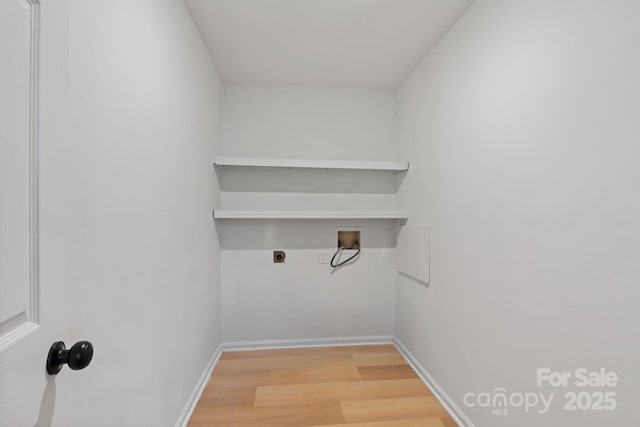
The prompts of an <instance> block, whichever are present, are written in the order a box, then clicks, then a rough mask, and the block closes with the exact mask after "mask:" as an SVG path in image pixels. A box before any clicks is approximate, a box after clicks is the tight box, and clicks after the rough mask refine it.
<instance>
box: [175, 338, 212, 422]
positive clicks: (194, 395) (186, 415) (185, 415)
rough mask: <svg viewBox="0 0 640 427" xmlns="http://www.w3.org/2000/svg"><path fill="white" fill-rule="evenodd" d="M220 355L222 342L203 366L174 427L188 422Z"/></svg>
mask: <svg viewBox="0 0 640 427" xmlns="http://www.w3.org/2000/svg"><path fill="white" fill-rule="evenodd" d="M221 355H222V344H220V345H219V346H218V348H217V349H216V351H215V353H213V356H211V359H210V360H209V363H207V366H206V367H205V368H204V371H203V372H202V375H201V376H200V378H199V379H198V382H197V383H196V387H195V388H194V389H193V391H192V392H191V396H189V400H187V403H186V404H185V406H184V409H183V410H182V412H181V413H180V417H178V421H176V425H175V427H187V424H189V420H190V419H191V415H192V414H193V410H194V409H196V405H197V404H198V401H199V400H200V396H202V392H203V391H204V389H205V387H206V386H207V383H208V382H209V378H211V374H212V373H213V369H214V368H215V367H216V364H217V363H218V360H219V359H220V356H221Z"/></svg>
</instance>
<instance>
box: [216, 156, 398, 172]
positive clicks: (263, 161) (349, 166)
mask: <svg viewBox="0 0 640 427" xmlns="http://www.w3.org/2000/svg"><path fill="white" fill-rule="evenodd" d="M213 164H214V165H215V166H218V167H222V168H231V167H233V168H245V167H246V168H286V169H340V170H369V171H387V172H403V171H406V170H408V169H409V162H398V161H389V162H381V161H366V160H365V161H361V160H311V159H272V158H264V157H229V156H216V159H215V161H214V162H213Z"/></svg>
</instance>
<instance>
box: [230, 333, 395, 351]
mask: <svg viewBox="0 0 640 427" xmlns="http://www.w3.org/2000/svg"><path fill="white" fill-rule="evenodd" d="M393 341H394V338H393V337H392V336H390V335H380V336H363V337H337V338H304V339H291V340H265V341H232V342H226V343H223V344H222V350H223V351H251V350H268V349H278V348H299V347H340V346H349V345H376V344H393Z"/></svg>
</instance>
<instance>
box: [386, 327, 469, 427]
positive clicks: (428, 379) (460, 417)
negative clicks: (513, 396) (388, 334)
mask: <svg viewBox="0 0 640 427" xmlns="http://www.w3.org/2000/svg"><path fill="white" fill-rule="evenodd" d="M393 343H394V344H395V346H396V348H397V349H398V351H399V352H400V353H402V355H403V356H404V358H405V359H406V360H407V362H408V363H409V365H411V367H412V368H413V370H414V371H415V372H416V373H417V374H418V376H419V377H420V379H421V380H422V382H423V383H424V384H425V385H426V386H427V388H429V390H431V393H433V395H434V396H435V397H436V399H438V401H439V402H440V404H441V405H442V406H443V407H444V408H445V409H446V410H447V412H448V413H449V415H451V418H453V420H454V421H455V422H456V423H457V424H458V425H459V426H461V427H475V425H474V424H473V422H472V421H471V420H470V419H469V417H467V416H466V415H465V413H464V412H462V409H460V407H459V406H458V405H456V403H455V402H454V401H453V399H451V397H450V396H449V395H448V394H447V393H446V392H445V391H444V390H443V389H442V387H440V385H438V383H437V382H436V381H435V380H434V379H433V377H432V376H431V375H429V373H428V372H427V370H426V369H424V367H423V366H422V365H421V364H420V362H418V361H417V360H416V358H415V357H413V355H412V354H411V352H409V350H408V349H407V348H406V347H405V346H404V345H403V344H402V343H401V342H400V341H398V339H397V338H394V340H393Z"/></svg>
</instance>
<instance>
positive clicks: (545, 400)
mask: <svg viewBox="0 0 640 427" xmlns="http://www.w3.org/2000/svg"><path fill="white" fill-rule="evenodd" d="M617 384H618V375H617V374H616V373H615V372H613V371H607V370H606V369H605V368H600V369H598V370H595V371H590V370H589V369H587V368H577V369H575V370H573V371H552V370H551V369H550V368H538V369H537V373H536V386H537V387H538V388H545V389H548V388H552V389H559V390H560V389H562V391H563V393H562V397H558V398H557V399H556V393H555V392H542V391H527V392H514V393H509V392H507V390H506V388H504V387H496V388H494V389H493V390H492V391H490V392H481V393H466V394H465V395H464V396H463V398H462V402H463V403H464V404H465V406H467V407H469V408H474V407H480V408H488V409H490V410H491V413H492V414H493V415H502V416H504V415H509V413H510V412H509V411H513V410H518V411H524V412H525V413H530V412H535V413H538V414H546V413H547V412H549V409H550V408H551V407H552V406H553V405H554V404H559V405H562V408H563V410H565V411H613V410H615V409H616V406H617V401H616V392H615V391H614V390H615V387H616V386H617ZM558 394H559V393H558ZM556 401H560V402H559V403H554V402H556Z"/></svg>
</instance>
